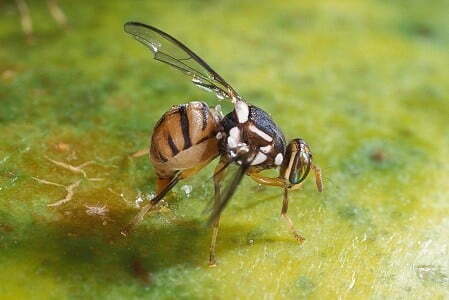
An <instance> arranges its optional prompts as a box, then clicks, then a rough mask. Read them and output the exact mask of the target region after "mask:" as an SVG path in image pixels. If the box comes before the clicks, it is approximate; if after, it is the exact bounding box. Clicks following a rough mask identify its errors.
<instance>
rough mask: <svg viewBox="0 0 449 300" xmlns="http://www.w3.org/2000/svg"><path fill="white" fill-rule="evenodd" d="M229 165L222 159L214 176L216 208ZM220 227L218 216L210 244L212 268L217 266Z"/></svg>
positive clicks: (210, 263) (213, 226) (214, 223)
mask: <svg viewBox="0 0 449 300" xmlns="http://www.w3.org/2000/svg"><path fill="white" fill-rule="evenodd" d="M227 165H228V162H227V161H226V160H225V159H224V158H223V157H222V158H221V159H220V162H219V163H218V165H217V167H216V168H215V171H214V176H213V180H214V190H215V195H214V207H216V206H217V205H219V203H220V199H221V181H222V180H223V178H224V177H225V175H226V169H227V168H226V167H227ZM219 226H220V216H218V217H217V218H216V219H215V220H214V222H213V223H212V240H211V242H210V250H209V266H211V267H214V266H216V258H215V245H216V243H217V236H218V229H219Z"/></svg>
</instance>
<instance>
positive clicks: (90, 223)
mask: <svg viewBox="0 0 449 300" xmlns="http://www.w3.org/2000/svg"><path fill="white" fill-rule="evenodd" d="M61 2H62V5H63V8H64V10H65V12H66V13H67V15H68V18H69V21H70V24H71V29H70V30H69V31H68V32H63V31H62V30H60V29H59V28H57V27H56V26H55V24H54V22H53V20H52V19H51V18H50V17H49V14H48V11H47V9H46V6H45V2H44V1H42V3H40V4H39V3H36V2H33V3H32V4H31V12H32V15H33V18H34V21H35V34H36V38H35V42H34V44H32V45H28V44H26V43H25V41H24V38H23V35H22V33H21V30H20V27H19V19H18V14H17V11H16V9H15V6H14V5H13V3H12V1H11V3H10V2H7V3H1V8H0V16H1V19H0V132H1V139H0V295H1V298H2V299H28V298H30V297H33V298H36V299H65V298H66V299H74V298H80V299H98V298H108V299H119V298H121V299H125V298H126V299H138V298H144V297H146V298H150V297H156V296H159V297H161V298H165V299H170V298H171V299H173V298H175V297H181V298H217V299H225V298H230V297H233V296H239V297H241V298H253V299H262V298H264V299H269V298H284V297H286V298H292V299H298V298H299V299H304V298H312V299H323V298H325V297H329V298H336V297H347V298H366V297H368V298H372V299H384V298H388V299H391V298H397V299H404V298H415V299H417V298H419V299H443V298H447V297H449V249H448V244H449V199H448V197H449V191H448V190H449V166H448V157H449V150H448V149H449V134H448V129H447V126H448V117H449V102H448V101H449V99H448V95H449V51H448V49H449V19H448V17H447V12H448V11H449V3H448V1H447V0H441V1H405V0H400V1H383V0H370V1H355V0H353V1H350V0H348V1H274V0H273V1H257V4H256V2H255V1H242V0H240V1H199V0H196V1H194V0H192V1H176V2H174V1H61ZM128 20H139V21H143V22H146V23H150V24H153V25H156V26H159V27H161V28H163V29H165V30H167V31H168V32H170V33H172V34H173V35H175V36H176V37H179V38H180V39H181V40H182V41H185V42H186V43H187V44H188V45H189V46H190V47H192V49H194V50H195V51H197V52H198V54H200V55H201V56H202V57H203V58H205V59H206V60H207V61H208V62H209V63H210V64H211V65H212V66H214V68H215V69H216V70H217V71H218V72H219V73H220V74H221V75H223V76H224V77H225V78H226V79H227V80H228V81H229V82H231V83H232V84H233V85H234V86H235V88H236V89H237V90H238V91H239V92H240V93H241V94H242V95H243V96H245V97H246V98H247V99H248V101H250V102H251V103H253V104H255V105H257V106H260V107H261V108H263V109H265V110H266V111H268V112H270V113H271V114H272V116H273V118H274V119H275V120H276V121H277V123H278V124H279V125H280V126H281V128H282V129H283V130H284V132H285V134H286V135H287V136H289V137H297V136H301V137H302V138H304V139H306V140H307V141H308V142H309V143H310V145H311V147H312V150H313V152H314V156H315V159H316V163H317V164H318V165H320V166H321V167H322V169H323V174H324V179H325V191H324V192H323V193H322V194H319V193H318V192H316V189H315V187H314V185H313V180H311V178H309V179H308V180H307V182H306V184H305V185H304V189H303V190H301V191H296V192H294V193H292V194H291V199H292V203H291V205H290V210H289V213H290V216H291V217H292V219H293V220H294V222H295V224H296V226H297V227H298V228H299V229H300V231H301V233H302V234H303V235H304V236H305V237H306V241H305V243H304V244H303V245H301V246H299V245H297V243H296V242H295V241H294V239H293V238H292V236H291V235H290V233H289V232H288V230H287V226H286V224H284V222H282V221H281V220H280V218H279V212H280V208H281V198H282V197H281V195H282V192H281V191H280V190H279V189H276V188H269V187H258V186H257V184H255V183H254V182H252V181H251V180H249V179H248V178H246V179H245V180H244V181H243V183H242V184H241V186H240V187H239V189H238V191H237V193H236V195H235V197H234V199H233V201H232V203H231V204H230V206H229V207H228V208H227V210H226V211H225V213H224V216H223V219H222V221H223V222H222V228H221V232H220V235H219V241H218V253H217V254H218V259H219V260H218V263H219V264H218V266H217V267H216V268H209V267H207V257H208V245H209V239H210V230H209V229H208V228H207V227H206V226H205V220H206V216H205V215H204V214H202V211H203V209H204V207H205V205H206V204H207V203H208V201H209V199H210V198H211V197H212V186H211V180H210V176H211V172H212V170H213V165H214V164H215V163H213V164H211V165H210V166H209V167H208V168H206V169H205V170H204V171H202V172H201V173H200V174H199V175H198V176H196V177H194V178H191V179H189V180H188V181H186V182H184V183H182V184H180V185H179V186H178V187H176V188H175V193H174V194H173V195H172V196H171V198H170V199H168V203H169V208H170V211H167V210H164V211H162V212H160V213H157V214H154V215H152V216H150V217H148V218H146V220H145V222H144V223H143V224H142V225H141V226H139V227H138V229H137V231H136V232H135V233H134V234H133V235H131V236H130V237H128V238H123V237H122V236H120V234H119V232H120V229H121V228H122V227H123V226H124V225H125V224H126V222H127V221H128V220H129V219H130V218H131V217H132V216H133V215H134V214H135V213H136V212H137V209H136V208H135V207H134V206H133V204H134V201H135V200H136V199H137V198H138V193H141V195H142V196H143V197H145V196H147V195H148V194H149V193H151V192H153V191H154V183H155V174H154V170H153V168H152V167H151V166H150V164H149V162H148V159H147V158H146V157H141V158H134V159H131V158H128V155H129V154H131V153H134V152H135V151H137V150H140V149H142V148H145V147H147V145H148V136H149V134H150V133H151V129H152V126H153V125H154V123H155V122H156V120H157V119H158V118H159V117H160V116H161V114H162V113H163V112H164V111H166V110H167V109H168V108H169V107H170V106H171V105H174V104H179V103H184V102H187V101H190V100H205V101H207V102H208V103H210V104H211V105H214V104H215V103H217V100H216V99H215V98H214V97H213V96H212V95H209V94H206V93H204V92H202V91H200V90H198V89H195V88H194V87H193V86H192V85H191V84H190V83H189V82H188V81H187V80H185V78H184V77H183V75H181V74H176V73H174V72H173V71H172V70H170V69H169V68H168V67H167V66H165V65H162V64H159V63H157V62H155V61H153V60H152V59H151V56H150V54H151V53H150V52H149V51H148V50H147V49H145V48H143V47H142V46H141V45H139V44H138V43H136V42H135V41H133V40H132V39H130V38H129V37H128V36H126V35H125V34H124V33H123V31H122V25H123V23H124V22H125V21H128ZM226 108H227V109H229V106H226ZM48 158H49V159H53V160H56V161H62V162H65V163H69V164H71V165H79V164H82V163H84V162H86V161H94V162H95V164H92V165H89V166H86V167H85V168H84V170H85V172H86V173H87V176H88V177H89V178H90V177H97V178H103V180H102V181H91V180H88V179H86V178H83V175H82V174H80V173H74V172H71V171H69V170H67V169H64V168H62V167H60V166H57V165H55V164H54V163H52V162H50V161H49V160H48ZM33 177H35V178H39V179H43V180H47V181H51V182H55V183H59V184H62V185H66V186H68V185H70V184H73V183H75V182H77V181H78V180H81V182H80V183H79V186H78V187H77V188H76V189H75V195H74V197H73V199H72V200H71V201H70V202H68V203H66V204H63V205H61V206H59V207H47V204H50V203H53V202H55V201H57V200H59V199H61V198H63V197H64V196H65V193H66V192H65V190H64V188H63V187H60V186H52V185H47V184H43V183H40V182H38V181H37V180H36V179H33ZM183 184H189V185H191V186H192V187H193V191H192V193H191V195H190V197H188V199H186V198H187V197H186V195H185V193H184V192H183V190H182V189H181V186H182V185H183ZM120 194H123V197H121V196H120ZM125 199H126V201H125ZM86 205H87V206H99V207H102V206H106V207H105V208H106V209H107V211H106V212H105V214H104V216H100V215H89V214H88V213H87V212H86V210H88V208H87V207H86Z"/></svg>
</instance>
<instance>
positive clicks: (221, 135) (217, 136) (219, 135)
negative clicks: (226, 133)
mask: <svg viewBox="0 0 449 300" xmlns="http://www.w3.org/2000/svg"><path fill="white" fill-rule="evenodd" d="M215 138H216V139H217V140H221V139H222V138H223V133H221V132H217V135H216V136H215Z"/></svg>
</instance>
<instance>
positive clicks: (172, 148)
mask: <svg viewBox="0 0 449 300" xmlns="http://www.w3.org/2000/svg"><path fill="white" fill-rule="evenodd" d="M167 140H168V145H169V146H170V149H171V152H172V153H173V156H175V155H176V154H178V153H179V149H178V147H176V145H175V142H174V141H173V138H172V137H171V135H169V136H168V138H167Z"/></svg>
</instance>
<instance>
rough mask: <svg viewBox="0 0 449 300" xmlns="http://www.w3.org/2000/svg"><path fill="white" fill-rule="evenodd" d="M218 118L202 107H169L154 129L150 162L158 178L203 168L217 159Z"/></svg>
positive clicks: (191, 105) (205, 106) (204, 106)
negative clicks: (179, 171)
mask: <svg viewBox="0 0 449 300" xmlns="http://www.w3.org/2000/svg"><path fill="white" fill-rule="evenodd" d="M219 129H220V125H219V121H218V118H217V117H216V114H215V112H214V111H213V110H211V109H209V107H208V106H207V104H206V103H202V102H190V103H188V104H181V105H177V106H173V107H172V108H171V109H170V110H169V111H168V112H166V113H165V114H164V115H163V116H162V118H161V119H160V120H159V121H158V122H157V124H156V126H155V127H154V131H153V136H152V137H151V148H150V159H151V162H152V163H153V165H154V167H155V168H156V172H157V174H158V176H159V177H160V178H168V177H171V176H173V174H174V173H175V172H176V171H178V170H187V169H191V168H196V167H198V166H200V165H205V164H207V163H208V162H210V161H211V160H212V159H214V158H215V157H216V156H217V155H218V141H217V139H216V134H217V133H218V131H219Z"/></svg>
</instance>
